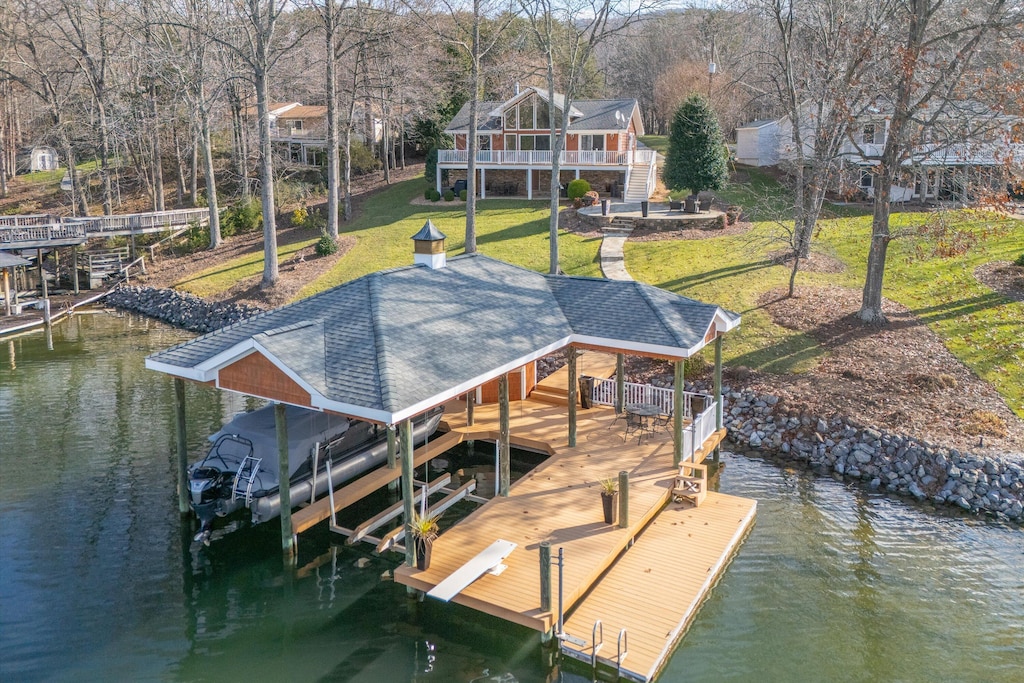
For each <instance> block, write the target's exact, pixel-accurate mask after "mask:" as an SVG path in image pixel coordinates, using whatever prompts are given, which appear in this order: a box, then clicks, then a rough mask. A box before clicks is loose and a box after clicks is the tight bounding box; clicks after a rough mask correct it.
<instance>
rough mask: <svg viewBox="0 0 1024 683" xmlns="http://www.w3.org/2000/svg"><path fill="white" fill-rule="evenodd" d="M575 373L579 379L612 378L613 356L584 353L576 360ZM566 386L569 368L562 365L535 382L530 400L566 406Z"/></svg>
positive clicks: (567, 399)
mask: <svg viewBox="0 0 1024 683" xmlns="http://www.w3.org/2000/svg"><path fill="white" fill-rule="evenodd" d="M576 372H577V375H578V376H579V377H600V378H601V379H608V378H609V377H614V376H615V355H614V354H611V353H604V352H602V351H584V352H583V353H581V354H580V355H579V357H578V358H577V359H576ZM568 386H569V366H568V365H563V366H562V367H560V368H558V369H557V370H555V371H554V372H552V373H551V374H550V375H548V376H547V377H545V378H544V379H542V380H541V381H539V382H537V386H536V387H534V389H533V393H531V394H530V398H532V399H533V400H535V401H543V402H544V403H550V404H552V405H561V406H564V405H568V403H569V391H568V389H567V387H568Z"/></svg>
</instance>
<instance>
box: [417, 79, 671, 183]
mask: <svg viewBox="0 0 1024 683" xmlns="http://www.w3.org/2000/svg"><path fill="white" fill-rule="evenodd" d="M549 100H550V101H549ZM564 102H565V99H564V97H563V96H562V95H559V94H556V95H555V97H554V98H553V100H552V99H550V98H549V96H548V92H547V90H545V89H542V88H533V87H528V88H523V89H521V90H519V89H518V88H517V92H516V94H514V95H513V96H512V97H510V98H509V99H507V100H505V101H503V102H480V103H479V105H478V106H479V111H480V112H481V120H480V122H479V124H478V126H477V141H478V145H477V153H476V169H477V188H479V193H480V196H481V197H487V196H495V195H498V196H509V195H511V196H525V197H526V198H528V199H532V198H533V197H534V195H535V194H537V195H540V196H547V195H548V192H549V188H550V181H551V139H550V125H551V124H550V121H551V117H552V116H554V117H555V119H556V121H561V120H563V111H564V108H565V107H564ZM469 109H470V104H469V103H467V104H465V105H463V107H462V109H461V110H460V111H459V113H458V114H456V115H455V118H453V119H452V120H451V121H450V122H449V123H448V125H447V126H446V127H445V132H446V133H448V134H449V135H451V136H452V137H453V138H454V139H455V145H454V149H442V150H438V157H437V169H438V171H437V177H436V188H437V190H438V191H439V192H440V191H442V190H443V188H442V185H441V181H442V172H443V171H447V173H448V178H449V181H450V183H454V182H455V181H456V180H459V179H464V178H465V177H466V171H467V168H468V163H469V158H468V156H467V155H468V151H467V148H468V145H467V137H468V134H469ZM564 118H565V120H568V122H569V130H568V135H567V137H566V145H565V146H566V148H565V150H563V151H562V152H561V159H560V162H561V173H560V178H559V182H560V183H561V185H562V186H563V187H565V186H566V185H567V184H568V183H569V181H571V180H573V179H575V178H583V179H584V180H587V181H588V182H589V183H590V185H591V189H594V190H597V191H598V192H599V193H601V194H606V195H608V196H611V197H618V198H624V199H625V200H627V201H640V200H644V199H647V198H648V197H650V196H651V194H652V193H653V192H654V188H655V183H656V181H657V173H656V170H655V153H654V151H653V150H650V149H646V148H644V147H643V146H642V145H639V143H638V142H637V138H638V137H639V136H641V135H643V134H644V127H643V121H642V118H641V115H640V105H639V104H638V103H637V101H636V100H635V99H610V100H577V101H576V102H574V103H573V105H572V107H571V109H570V111H569V112H568V116H566V117H564Z"/></svg>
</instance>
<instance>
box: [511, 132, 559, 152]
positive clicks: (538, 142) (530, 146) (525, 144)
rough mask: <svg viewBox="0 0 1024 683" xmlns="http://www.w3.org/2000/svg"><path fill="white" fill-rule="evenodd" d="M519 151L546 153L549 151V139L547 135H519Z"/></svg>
mask: <svg viewBox="0 0 1024 683" xmlns="http://www.w3.org/2000/svg"><path fill="white" fill-rule="evenodd" d="M519 149H521V150H523V151H524V152H525V151H530V150H537V151H540V152H546V151H548V150H550V149H551V137H550V136H549V135H520V136H519Z"/></svg>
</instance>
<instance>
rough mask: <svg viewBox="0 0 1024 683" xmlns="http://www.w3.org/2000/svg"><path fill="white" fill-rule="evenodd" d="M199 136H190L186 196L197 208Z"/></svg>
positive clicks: (198, 134)
mask: <svg viewBox="0 0 1024 683" xmlns="http://www.w3.org/2000/svg"><path fill="white" fill-rule="evenodd" d="M199 136H200V133H199V132H198V131H196V132H195V134H194V135H193V136H192V165H191V168H190V169H189V177H188V188H189V189H188V194H189V198H190V199H191V200H192V201H191V203H192V206H193V207H195V206H199V146H200V144H201V143H200V142H199V139H200V138H199Z"/></svg>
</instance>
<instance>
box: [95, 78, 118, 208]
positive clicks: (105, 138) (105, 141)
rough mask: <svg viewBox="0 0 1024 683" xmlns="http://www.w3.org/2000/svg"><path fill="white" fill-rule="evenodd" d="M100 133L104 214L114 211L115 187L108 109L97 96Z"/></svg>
mask: <svg viewBox="0 0 1024 683" xmlns="http://www.w3.org/2000/svg"><path fill="white" fill-rule="evenodd" d="M96 112H97V114H98V115H99V128H100V130H99V133H100V177H101V179H102V180H103V215H104V216H109V215H111V214H113V213H114V188H113V186H112V185H111V184H110V135H109V133H108V131H107V110H106V107H105V106H104V105H103V98H102V97H97V98H96Z"/></svg>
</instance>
